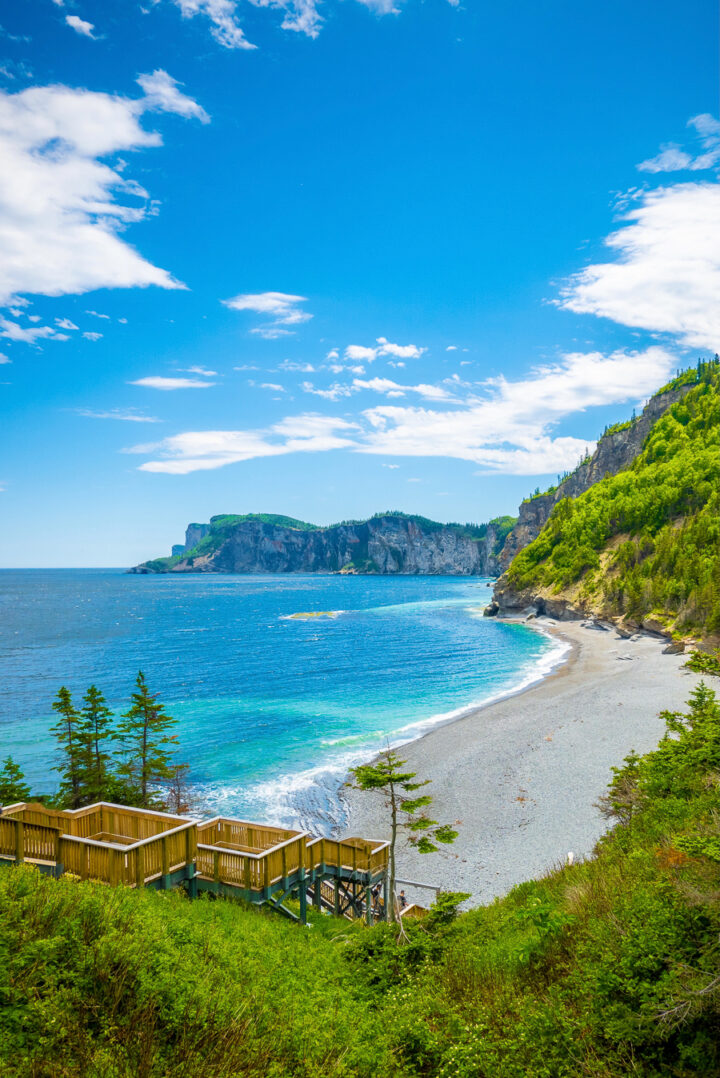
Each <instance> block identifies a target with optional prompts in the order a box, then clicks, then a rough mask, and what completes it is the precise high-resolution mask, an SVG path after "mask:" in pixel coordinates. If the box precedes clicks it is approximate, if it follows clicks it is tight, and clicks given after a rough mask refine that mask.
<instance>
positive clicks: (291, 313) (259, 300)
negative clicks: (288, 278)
mask: <svg viewBox="0 0 720 1078" xmlns="http://www.w3.org/2000/svg"><path fill="white" fill-rule="evenodd" d="M221 302H222V304H223V306H225V307H229V308H230V309H231V310H233V311H253V312H254V313H255V314H262V315H265V316H268V317H270V318H271V321H270V322H266V323H263V325H260V326H256V327H255V328H254V329H252V330H251V331H250V332H251V333H256V334H257V335H258V336H260V337H264V338H266V339H267V340H274V339H275V338H277V337H288V336H290V334H291V333H292V332H293V330H290V329H288V328H287V327H288V326H297V325H300V324H301V323H303V322H309V321H310V319H311V318H312V315H311V314H310V313H309V311H304V310H302V308H301V307H300V304H301V303H307V298H306V297H305V296H294V295H291V294H290V293H289V292H254V293H253V292H247V293H242V294H241V295H239V296H233V297H232V298H231V299H224V300H221Z"/></svg>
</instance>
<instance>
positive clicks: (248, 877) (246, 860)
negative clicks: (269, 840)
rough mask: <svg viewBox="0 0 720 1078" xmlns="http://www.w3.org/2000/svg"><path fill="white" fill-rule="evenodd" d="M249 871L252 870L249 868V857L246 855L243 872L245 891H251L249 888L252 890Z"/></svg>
mask: <svg viewBox="0 0 720 1078" xmlns="http://www.w3.org/2000/svg"><path fill="white" fill-rule="evenodd" d="M251 871H252V870H251V867H250V858H249V857H246V858H245V872H244V877H245V890H246V891H251V890H252V876H251Z"/></svg>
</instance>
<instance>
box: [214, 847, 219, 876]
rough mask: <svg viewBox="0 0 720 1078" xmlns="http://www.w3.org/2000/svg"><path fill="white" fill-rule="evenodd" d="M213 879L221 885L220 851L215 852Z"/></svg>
mask: <svg viewBox="0 0 720 1078" xmlns="http://www.w3.org/2000/svg"><path fill="white" fill-rule="evenodd" d="M213 879H214V880H215V883H220V851H219V850H213Z"/></svg>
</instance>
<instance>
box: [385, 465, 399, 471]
mask: <svg viewBox="0 0 720 1078" xmlns="http://www.w3.org/2000/svg"><path fill="white" fill-rule="evenodd" d="M380 467H381V468H390V469H391V470H393V471H394V470H395V469H396V468H399V467H400V465H399V464H381V465H380Z"/></svg>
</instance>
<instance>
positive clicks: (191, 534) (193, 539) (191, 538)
mask: <svg viewBox="0 0 720 1078" xmlns="http://www.w3.org/2000/svg"><path fill="white" fill-rule="evenodd" d="M209 531H210V525H209V524H188V526H187V528H186V529H185V550H184V551H183V553H185V554H187V552H188V551H189V550H192V548H193V547H194V546H197V544H198V543H199V542H200V540H201V539H204V538H205V536H206V535H207V534H208V532H209Z"/></svg>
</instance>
